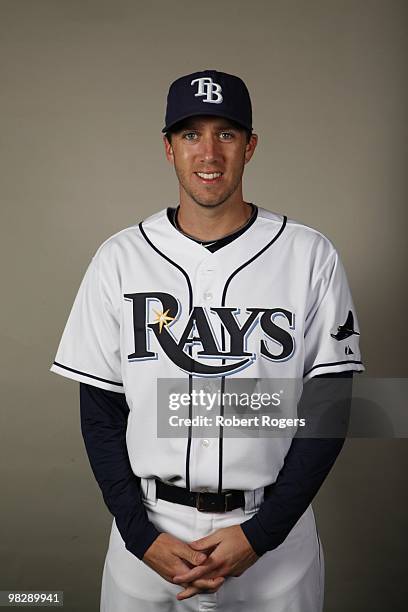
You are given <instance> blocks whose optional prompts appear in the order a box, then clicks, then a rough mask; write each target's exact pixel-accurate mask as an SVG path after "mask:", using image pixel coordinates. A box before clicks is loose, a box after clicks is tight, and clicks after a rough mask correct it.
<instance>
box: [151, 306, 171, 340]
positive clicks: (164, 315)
mask: <svg viewBox="0 0 408 612" xmlns="http://www.w3.org/2000/svg"><path fill="white" fill-rule="evenodd" d="M169 310H170V308H168V309H167V310H166V312H163V311H161V312H159V311H157V310H155V309H154V308H153V311H154V314H155V315H156V319H155V320H154V321H153V323H158V324H159V334H161V332H162V329H163V325H164V326H165V327H168V326H169V323H170V322H171V321H174V319H175V317H169V316H168V312H169Z"/></svg>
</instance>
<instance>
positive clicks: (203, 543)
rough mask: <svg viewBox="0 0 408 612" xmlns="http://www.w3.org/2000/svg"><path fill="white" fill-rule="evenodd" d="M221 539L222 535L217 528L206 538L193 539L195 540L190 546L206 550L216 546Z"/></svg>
mask: <svg viewBox="0 0 408 612" xmlns="http://www.w3.org/2000/svg"><path fill="white" fill-rule="evenodd" d="M219 541H220V536H219V533H218V530H217V531H214V533H211V534H210V535H208V536H205V537H204V538H200V539H199V540H193V542H190V546H191V547H192V548H194V550H205V549H206V548H211V546H216V545H217V544H218V543H219Z"/></svg>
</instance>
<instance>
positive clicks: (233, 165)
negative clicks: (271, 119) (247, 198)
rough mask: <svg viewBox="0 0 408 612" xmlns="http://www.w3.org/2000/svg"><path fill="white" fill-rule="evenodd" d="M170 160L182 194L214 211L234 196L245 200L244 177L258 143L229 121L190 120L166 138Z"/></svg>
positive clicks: (220, 119)
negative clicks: (248, 139)
mask: <svg viewBox="0 0 408 612" xmlns="http://www.w3.org/2000/svg"><path fill="white" fill-rule="evenodd" d="M164 143H165V148H166V156H167V159H168V160H169V161H170V162H171V163H173V164H174V168H175V171H176V174H177V178H178V180H179V183H180V187H181V190H182V191H184V193H185V194H186V195H187V196H189V197H190V198H191V199H192V200H193V201H194V202H196V203H197V204H199V205H200V206H205V207H215V206H219V205H220V204H222V203H223V202H225V201H226V200H227V199H228V198H229V197H231V196H233V194H236V193H237V194H238V196H239V197H241V198H242V174H243V172H244V166H245V164H246V163H247V162H248V161H249V160H250V159H251V157H252V154H253V152H254V150H255V147H256V143H257V136H256V135H255V134H253V135H252V136H251V140H250V142H249V143H247V140H246V133H245V132H244V131H243V130H240V129H238V128H236V127H234V126H233V124H232V123H230V122H229V121H228V120H227V119H223V118H222V117H214V116H199V117H191V118H189V119H187V120H186V121H185V122H183V124H182V129H181V130H180V131H177V132H176V133H174V134H172V139H171V144H170V143H169V142H168V140H167V138H164Z"/></svg>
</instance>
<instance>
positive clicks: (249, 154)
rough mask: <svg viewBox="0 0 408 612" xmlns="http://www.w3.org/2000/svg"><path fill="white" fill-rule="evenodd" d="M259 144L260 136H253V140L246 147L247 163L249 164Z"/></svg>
mask: <svg viewBox="0 0 408 612" xmlns="http://www.w3.org/2000/svg"><path fill="white" fill-rule="evenodd" d="M257 144H258V134H251V138H250V140H249V142H248V143H247V145H246V147H245V163H246V164H247V163H248V162H249V160H250V159H251V157H252V156H253V154H254V152H255V149H256V145H257Z"/></svg>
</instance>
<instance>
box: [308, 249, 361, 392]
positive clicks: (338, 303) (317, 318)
mask: <svg viewBox="0 0 408 612" xmlns="http://www.w3.org/2000/svg"><path fill="white" fill-rule="evenodd" d="M359 341H360V329H359V325H358V320H357V315H356V311H355V307H354V304H353V300H352V297H351V293H350V288H349V284H348V281H347V277H346V273H345V270H344V267H343V264H342V262H341V260H340V257H339V255H338V253H337V252H336V251H335V250H334V251H332V253H331V254H330V256H329V257H328V259H327V260H326V262H325V264H324V265H323V266H322V269H321V270H320V271H319V273H318V276H317V279H316V282H315V287H314V291H313V292H312V304H311V307H310V310H309V312H308V314H307V317H306V321H305V336H304V343H305V344H304V347H305V362H304V375H303V376H304V382H306V381H307V380H309V379H310V378H312V377H313V376H316V375H317V374H326V373H327V374H330V373H336V372H344V371H350V370H354V371H357V372H361V371H363V370H364V369H365V368H364V366H363V364H362V361H361V354H360V348H359Z"/></svg>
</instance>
